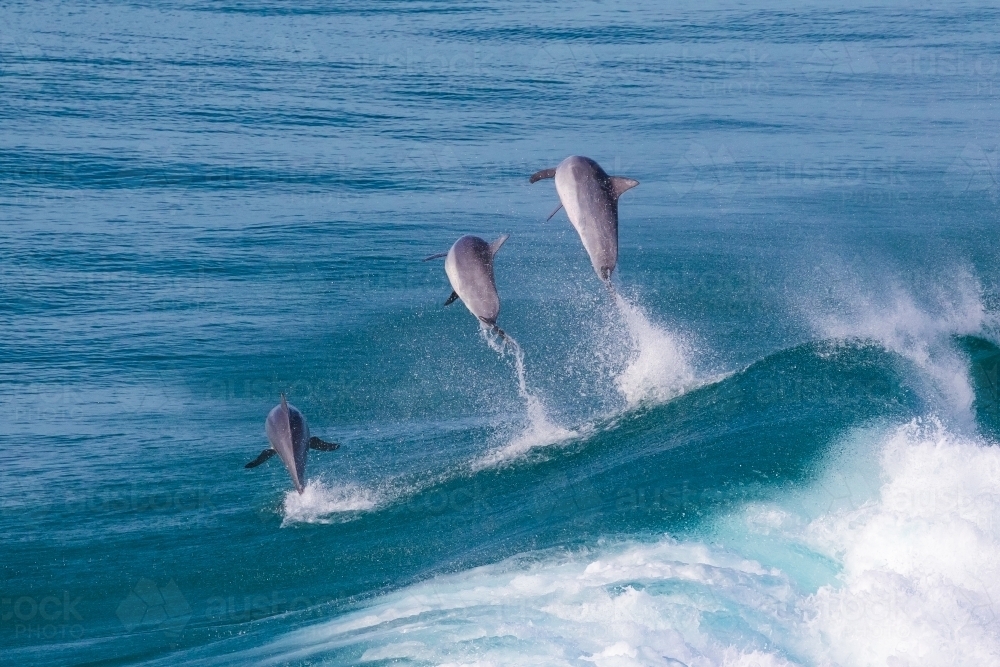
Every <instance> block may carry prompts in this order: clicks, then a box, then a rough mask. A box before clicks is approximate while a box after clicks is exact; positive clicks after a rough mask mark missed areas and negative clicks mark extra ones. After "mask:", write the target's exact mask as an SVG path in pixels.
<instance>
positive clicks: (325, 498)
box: [281, 479, 379, 527]
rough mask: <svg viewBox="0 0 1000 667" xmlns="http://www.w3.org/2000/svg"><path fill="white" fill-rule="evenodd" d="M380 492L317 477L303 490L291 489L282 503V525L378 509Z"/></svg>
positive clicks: (342, 518)
mask: <svg viewBox="0 0 1000 667" xmlns="http://www.w3.org/2000/svg"><path fill="white" fill-rule="evenodd" d="M378 500H379V497H378V494H377V493H375V492H374V491H371V490H369V489H365V488H362V487H360V486H357V485H353V484H345V485H337V486H327V485H326V484H325V483H324V482H323V481H322V480H320V479H314V480H311V481H310V482H309V483H308V484H306V487H305V489H303V490H302V493H301V494H300V493H298V492H296V491H289V492H288V493H286V494H285V501H284V504H283V507H282V513H283V515H284V518H283V520H282V522H281V525H282V527H284V526H286V525H289V524H292V523H333V522H337V521H345V520H347V519H350V518H353V517H352V516H351V515H352V514H355V513H357V512H364V511H368V510H371V509H374V508H375V506H376V505H377V504H378Z"/></svg>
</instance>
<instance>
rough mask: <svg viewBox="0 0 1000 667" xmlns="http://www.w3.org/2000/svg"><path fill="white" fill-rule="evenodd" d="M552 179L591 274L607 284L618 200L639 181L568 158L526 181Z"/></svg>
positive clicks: (614, 247) (615, 253)
mask: <svg viewBox="0 0 1000 667" xmlns="http://www.w3.org/2000/svg"><path fill="white" fill-rule="evenodd" d="M553 177H555V181H556V192H557V193H559V201H560V202H561V205H560V207H561V208H565V209H566V215H567V217H569V221H570V222H571V223H573V227H575V228H576V231H577V233H578V234H579V235H580V240H581V241H583V247H584V248H585V249H586V251H587V254H588V255H590V263H591V264H592V265H593V266H594V271H596V272H597V275H598V276H599V277H600V278H601V280H604V281H605V282H606V281H608V280H610V279H611V274H612V272H614V270H615V266H616V265H617V264H618V198H619V197H620V196H621V195H622V193H624V192H626V191H627V190H631V189H632V188H634V187H635V186H637V185H639V181H636V180H633V179H631V178H623V177H621V176H608V175H607V174H606V173H605V172H604V170H603V169H601V166H600V165H599V164H597V163H596V162H594V161H593V160H591V159H590V158H588V157H581V156H579V155H570V156H569V157H568V158H566V159H565V160H563V161H562V162H560V163H559V166H558V167H556V168H555V169H543V170H542V171H539V172H536V173H535V174H532V176H531V178H530V179H529V180H530V181H531V182H532V183H535V182H537V181H540V180H542V179H543V178H553ZM558 210H559V208H557V209H556V210H555V211H553V212H552V215H555V214H556V212H557V211H558ZM552 215H550V216H549V217H550V218H551V217H552Z"/></svg>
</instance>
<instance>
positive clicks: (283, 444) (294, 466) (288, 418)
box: [244, 394, 340, 493]
mask: <svg viewBox="0 0 1000 667" xmlns="http://www.w3.org/2000/svg"><path fill="white" fill-rule="evenodd" d="M264 431H265V432H266V433H267V439H268V440H270V441H271V446H270V447H268V448H267V449H265V450H264V451H262V452H261V453H260V456H258V457H257V458H255V459H254V460H253V461H251V462H250V463H248V464H246V465H245V466H244V467H245V468H256V467H257V466H259V465H260V464H261V463H263V462H264V461H266V460H268V459H269V458H271V457H272V456H274V455H275V454H277V455H278V456H280V457H281V460H282V461H283V462H284V464H285V467H286V468H288V473H289V474H290V475H291V476H292V483H293V484H295V490H296V491H298V492H299V493H302V491H303V489H304V488H305V483H306V454H307V453H308V451H309V450H310V449H318V450H320V451H323V452H332V451H333V450H335V449H337V448H339V447H340V445H338V444H336V443H334V442H324V441H322V440H320V439H319V438H316V437H312V438H311V437H309V426H308V424H306V418H305V416H303V414H302V413H301V412H299V410H298V408H296V407H295V406H294V405H291V404H289V403H287V402H286V401H285V395H284V394H282V395H281V404H280V405H276V406H274V408H273V409H272V410H271V412H270V413H268V415H267V421H266V422H264Z"/></svg>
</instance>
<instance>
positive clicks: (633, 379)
mask: <svg viewBox="0 0 1000 667" xmlns="http://www.w3.org/2000/svg"><path fill="white" fill-rule="evenodd" d="M611 293H612V296H613V297H614V300H615V305H616V306H617V307H618V311H619V312H620V313H621V315H622V320H623V321H624V323H625V326H626V328H627V329H628V334H629V338H630V342H631V346H632V351H631V354H630V357H629V361H628V365H627V366H626V367H625V370H623V371H622V372H621V373H620V374H619V375H618V377H617V378H616V379H615V384H616V385H617V386H618V390H619V391H620V392H621V394H622V395H623V396H624V397H625V400H626V401H627V402H628V405H629V407H634V406H635V405H638V404H639V403H642V402H643V401H650V402H656V403H662V402H664V401H668V400H670V399H672V398H674V397H676V396H677V395H679V394H681V393H683V392H684V391H685V390H687V389H689V388H690V387H691V386H692V385H693V384H694V383H695V373H694V369H693V368H692V366H691V363H690V362H689V361H688V358H689V356H690V351H689V350H688V349H687V346H686V345H684V344H683V343H682V342H681V341H679V340H678V339H677V337H676V336H675V335H673V334H671V333H670V332H668V331H666V330H664V329H663V328H661V327H659V326H657V325H656V324H653V322H651V321H650V320H649V318H648V317H647V316H646V314H645V313H644V312H643V310H642V309H641V308H640V307H639V306H637V305H635V304H632V303H629V302H628V301H627V300H626V299H625V297H623V296H621V295H620V294H618V293H617V292H616V291H614V290H612V292H611Z"/></svg>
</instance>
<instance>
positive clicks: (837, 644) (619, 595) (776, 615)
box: [251, 419, 1000, 667]
mask: <svg viewBox="0 0 1000 667" xmlns="http://www.w3.org/2000/svg"><path fill="white" fill-rule="evenodd" d="M847 444H849V445H850V446H849V447H845V448H844V451H843V453H842V455H841V456H840V457H838V458H835V459H834V460H832V461H831V462H830V466H829V470H828V471H827V472H826V473H825V474H822V475H820V477H819V480H818V481H817V483H816V484H815V485H813V486H812V487H810V488H809V489H807V490H805V491H803V492H799V493H797V494H790V495H784V496H782V497H781V498H779V499H778V500H776V501H775V502H772V503H760V502H758V503H754V504H752V505H748V506H747V507H746V508H745V509H743V510H741V511H738V512H736V513H735V514H734V515H731V516H730V517H728V518H721V519H719V526H716V527H715V528H713V532H711V533H709V534H710V535H712V536H713V537H712V539H711V542H710V543H709V542H708V541H699V540H695V539H692V540H689V541H676V540H674V539H670V538H662V539H660V540H658V541H656V542H655V543H632V544H627V543H626V544H617V545H604V546H600V547H598V548H596V549H595V550H591V551H578V552H573V553H566V552H557V553H542V554H536V555H535V557H534V558H532V559H527V560H526V559H512V560H509V561H505V562H502V563H499V564H496V565H491V566H487V567H482V568H478V569H474V570H470V571H465V572H460V573H455V574H450V575H446V576H440V577H437V578H434V579H431V580H428V581H425V582H423V583H420V584H416V585H413V586H410V587H407V588H406V589H403V590H400V591H397V592H394V593H391V594H388V595H385V596H382V597H380V598H378V599H377V600H375V601H373V602H372V603H371V604H370V605H369V606H368V607H367V608H365V609H362V610H358V611H357V612H353V613H349V614H346V615H344V616H341V617H339V618H337V619H336V620H333V621H331V622H327V623H323V624H319V625H316V626H313V627H311V628H309V629H307V630H303V631H298V632H295V633H292V634H290V635H287V636H286V637H285V638H283V639H281V640H279V641H278V642H276V643H274V644H272V645H270V646H266V647H262V649H261V653H258V654H256V655H255V656H251V657H256V658H260V657H266V658H267V659H268V660H273V661H274V662H283V661H289V660H293V659H294V660H303V659H308V658H310V657H313V658H314V657H315V656H319V655H322V654H324V653H325V652H328V651H332V650H334V649H336V650H337V651H338V655H349V654H354V655H357V656H360V658H361V661H362V662H365V661H376V660H399V661H401V662H403V663H410V662H418V663H428V664H441V665H573V664H587V663H589V664H594V665H601V666H618V665H629V666H633V665H670V666H673V667H676V666H677V665H687V666H689V667H708V666H710V665H712V666H714V665H725V666H730V665H731V666H734V667H735V666H742V667H751V666H753V665H760V666H774V667H778V666H786V665H817V666H831V667H832V666H834V665H836V666H839V667H862V666H868V665H885V666H887V667H905V666H914V667H915V666H917V665H919V666H920V667H935V666H942V667H945V666H947V667H952V666H953V665H997V664H1000V608H998V606H997V605H1000V447H996V446H985V445H984V444H983V443H981V442H977V441H974V440H970V439H968V438H964V437H960V436H958V435H955V434H953V433H951V432H949V431H948V430H947V429H946V428H945V427H944V426H942V424H941V423H940V422H939V421H937V420H935V419H928V420H924V421H915V422H913V423H911V424H907V425H904V426H902V427H894V428H892V429H890V430H889V431H887V432H882V433H879V432H877V431H872V430H870V429H869V430H868V431H859V432H857V433H855V434H853V435H852V436H851V438H850V439H849V440H848V443H847ZM720 526H721V528H720ZM727 526H728V528H727ZM726 530H729V531H730V532H732V531H734V530H735V531H737V532H739V533H740V535H741V539H740V540H736V541H735V542H734V541H732V540H727V539H726V538H725V535H724V534H725V533H726ZM752 538H754V539H757V542H756V543H755V545H754V546H753V549H752V551H753V552H754V553H753V555H752V556H749V555H745V552H746V550H747V549H748V548H749V547H747V545H748V544H749V543H750V542H751V541H752ZM741 540H742V541H741ZM796 559H797V560H796ZM789 563H793V564H791V565H790V564H789ZM794 563H798V565H795V564H794ZM823 563H826V564H832V569H831V570H830V574H829V576H828V579H829V581H826V582H824V583H821V584H816V585H812V584H809V583H804V580H805V579H808V577H805V576H804V575H803V573H804V572H805V571H807V570H808V569H809V567H810V566H812V565H816V564H823ZM803 564H804V565H803ZM343 651H348V653H346V654H345V653H342V652H343Z"/></svg>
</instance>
